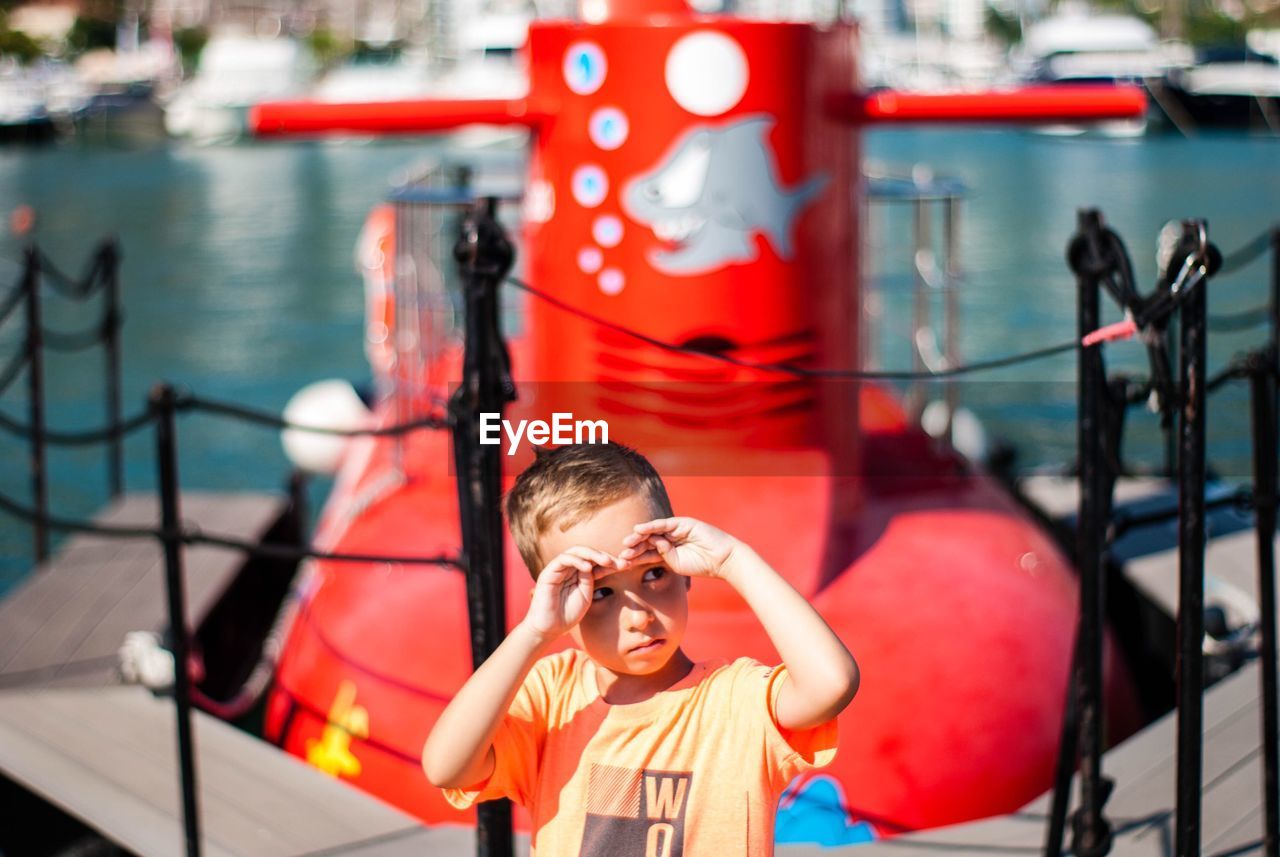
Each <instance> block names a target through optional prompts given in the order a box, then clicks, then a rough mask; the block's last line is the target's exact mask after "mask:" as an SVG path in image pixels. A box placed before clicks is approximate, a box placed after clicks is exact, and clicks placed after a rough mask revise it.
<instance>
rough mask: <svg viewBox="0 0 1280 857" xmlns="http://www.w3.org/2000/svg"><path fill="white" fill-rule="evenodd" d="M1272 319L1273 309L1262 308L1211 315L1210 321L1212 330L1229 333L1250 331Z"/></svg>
mask: <svg viewBox="0 0 1280 857" xmlns="http://www.w3.org/2000/svg"><path fill="white" fill-rule="evenodd" d="M1270 318H1271V308H1270V307H1265V306H1260V307H1253V308H1252V309H1246V310H1241V311H1240V312H1233V313H1228V314H1225V315H1211V316H1209V319H1208V325H1209V329H1210V330H1216V331H1219V332H1222V333H1229V332H1231V331H1235V330H1248V329H1250V328H1252V327H1259V326H1261V325H1264V324H1266V323H1267V321H1268V320H1269V319H1270Z"/></svg>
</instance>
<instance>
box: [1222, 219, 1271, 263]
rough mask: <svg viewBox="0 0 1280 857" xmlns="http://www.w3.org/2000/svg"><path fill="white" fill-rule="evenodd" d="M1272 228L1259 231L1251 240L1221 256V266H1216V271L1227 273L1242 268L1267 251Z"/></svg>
mask: <svg viewBox="0 0 1280 857" xmlns="http://www.w3.org/2000/svg"><path fill="white" fill-rule="evenodd" d="M1272 228H1273V227H1272ZM1272 228H1268V229H1266V230H1264V231H1262V232H1260V233H1259V234H1258V236H1257V237H1256V238H1254V239H1253V240H1252V241H1250V242H1248V243H1247V244H1245V245H1244V246H1242V247H1239V248H1237V249H1235V250H1233V251H1231V252H1230V253H1228V254H1227V255H1225V256H1223V257H1222V266H1221V267H1220V268H1218V273H1219V274H1229V273H1231V272H1232V271H1235V270H1238V269H1240V268H1243V267H1244V266H1245V265H1248V264H1249V263H1250V262H1252V261H1253V260H1254V259H1257V258H1258V257H1259V256H1261V255H1262V254H1263V253H1265V252H1267V248H1268V247H1270V246H1271V233H1272Z"/></svg>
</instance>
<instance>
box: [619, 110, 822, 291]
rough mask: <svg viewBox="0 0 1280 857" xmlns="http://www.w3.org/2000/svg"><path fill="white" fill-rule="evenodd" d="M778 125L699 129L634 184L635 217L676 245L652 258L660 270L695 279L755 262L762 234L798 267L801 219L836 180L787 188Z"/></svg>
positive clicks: (759, 118) (626, 203) (758, 121)
mask: <svg viewBox="0 0 1280 857" xmlns="http://www.w3.org/2000/svg"><path fill="white" fill-rule="evenodd" d="M773 122H774V119H773V117H771V116H765V115H756V116H748V117H746V118H744V119H740V120H738V121H736V122H731V123H729V124H726V125H723V126H722V127H712V126H709V125H699V126H695V127H694V128H692V129H690V130H689V131H688V132H687V133H686V134H685V135H684V136H683V137H681V138H680V139H679V140H678V141H677V142H676V144H675V146H674V148H673V149H672V150H671V153H670V154H669V155H668V156H667V157H666V158H665V159H664V160H663V161H662V162H661V163H660V164H659V165H658V166H657V167H656V168H654V169H653V170H652V171H651V172H648V173H643V174H641V175H639V176H637V177H635V178H633V179H632V180H631V181H629V182H628V183H627V185H626V187H625V188H624V189H623V193H622V205H623V208H624V209H625V210H626V212H627V214H629V215H630V216H631V218H632V219H634V220H636V221H638V222H640V223H642V224H645V225H646V226H649V227H650V228H651V229H652V230H653V233H654V235H656V236H657V237H658V238H659V240H661V241H664V242H667V243H669V244H674V245H675V248H674V249H661V250H657V251H654V252H653V253H651V254H650V256H649V261H650V262H652V263H653V266H654V267H655V268H657V269H658V270H659V271H662V272H663V273H666V274H677V275H691V274H702V273H706V272H708V271H714V270H716V269H718V268H723V267H724V266H725V265H732V264H738V263H742V262H750V261H752V260H753V259H754V258H755V257H756V246H755V241H754V240H753V235H754V233H756V232H762V233H764V235H765V237H766V238H767V239H768V241H769V243H770V245H772V246H773V249H774V250H775V251H776V252H777V254H778V255H779V256H780V257H782V258H783V259H784V260H790V258H791V256H792V254H793V253H794V252H795V251H794V246H793V244H792V241H791V227H792V224H793V223H794V222H795V218H796V215H798V214H799V213H800V211H801V209H803V208H804V206H805V205H806V204H808V203H809V202H810V201H811V200H812V199H813V198H814V197H816V196H817V195H818V194H819V193H820V192H821V191H822V189H823V188H824V187H825V186H826V184H827V179H828V177H827V176H825V175H817V176H813V177H812V178H810V179H809V180H808V181H805V182H803V183H802V184H800V185H799V186H796V187H792V188H783V187H782V186H781V184H779V182H778V175H777V168H776V165H775V160H776V158H775V157H774V154H773V150H772V149H771V148H770V146H769V139H768V137H769V130H770V129H771V128H772V127H773Z"/></svg>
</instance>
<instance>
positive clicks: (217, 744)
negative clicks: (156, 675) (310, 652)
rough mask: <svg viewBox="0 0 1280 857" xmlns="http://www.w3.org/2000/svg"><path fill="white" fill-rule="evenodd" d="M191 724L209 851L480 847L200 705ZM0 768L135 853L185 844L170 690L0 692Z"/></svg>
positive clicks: (258, 855) (222, 855) (271, 856)
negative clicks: (158, 693)
mask: <svg viewBox="0 0 1280 857" xmlns="http://www.w3.org/2000/svg"><path fill="white" fill-rule="evenodd" d="M194 732H195V745H196V749H197V756H196V770H197V774H198V778H199V794H200V799H199V802H200V811H201V819H202V829H201V834H202V836H201V839H202V844H203V852H202V853H204V854H206V855H209V857H232V855H239V857H289V855H302V854H318V853H334V854H369V855H376V854H394V853H400V854H408V853H416V854H453V853H458V854H462V853H465V852H466V851H468V850H470V851H471V852H472V853H474V846H473V845H472V844H471V843H472V842H473V840H474V834H473V833H472V832H471V831H470V830H465V829H460V828H455V829H448V828H440V829H433V830H430V831H428V830H426V829H425V828H423V827H422V826H421V825H420V824H419V823H418V822H417V821H416V820H415V819H413V818H411V817H409V816H407V815H405V814H404V813H402V812H400V811H399V810H397V809H394V808H392V807H390V806H387V805H386V804H383V803H382V802H380V801H378V800H376V799H374V798H372V797H369V796H368V795H366V794H364V793H362V792H359V791H357V790H355V789H354V788H351V787H350V786H347V785H345V784H344V783H341V782H339V781H338V780H336V779H334V778H332V777H329V776H326V775H325V774H322V773H320V772H319V771H317V770H316V769H315V768H312V767H310V766H309V765H307V764H306V763H304V762H302V761H301V760H299V759H296V758H294V757H293V756H289V755H287V754H285V753H283V752H281V751H280V750H278V749H276V748H275V747H274V746H272V745H270V744H267V743H265V742H264V741H262V740H260V739H258V738H255V737H253V736H251V735H247V734H245V733H243V732H241V731H239V730H237V729H235V728H234V727H232V726H230V725H228V724H226V723H223V722H222V721H220V720H217V719H215V718H213V717H209V716H207V715H204V714H198V715H197V717H196V720H195V724H194ZM0 770H3V771H4V772H5V773H6V774H7V775H8V776H10V777H11V778H13V779H15V780H17V781H18V782H20V783H21V784H22V785H24V786H25V787H26V788H28V789H29V790H31V791H33V792H35V793H37V794H39V795H41V796H43V797H44V798H45V799H47V800H48V801H50V802H51V803H53V804H55V805H57V806H59V807H61V808H62V809H64V810H65V811H66V812H68V813H69V814H71V815H74V816H76V817H78V818H80V819H81V820H83V821H84V822H85V823H87V824H89V825H90V826H91V827H93V828H95V829H97V830H98V831H100V832H101V833H102V834H103V835H104V836H106V837H107V838H109V839H111V840H112V841H114V842H116V843H118V844H120V845H122V846H123V847H125V848H127V849H128V850H129V851H130V852H132V853H134V854H138V855H141V857H173V855H175V854H182V853H184V850H185V849H184V847H183V825H182V798H181V791H180V789H179V778H178V767H177V737H176V726H175V722H174V712H173V703H172V701H171V700H169V699H161V698H157V697H155V696H153V695H152V694H151V693H150V692H149V691H147V690H145V689H143V688H140V687H108V688H55V689H41V690H37V691H29V692H21V693H19V692H13V691H9V692H5V693H0ZM424 846H425V847H424ZM408 848H414V849H416V850H413V851H412V852H411V851H409V850H404V849H408ZM388 849H391V850H388Z"/></svg>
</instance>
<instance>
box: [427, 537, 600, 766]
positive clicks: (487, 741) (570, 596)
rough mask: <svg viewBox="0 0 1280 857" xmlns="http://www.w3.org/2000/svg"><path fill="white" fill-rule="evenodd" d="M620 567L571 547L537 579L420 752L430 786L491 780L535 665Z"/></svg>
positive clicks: (596, 553)
mask: <svg viewBox="0 0 1280 857" xmlns="http://www.w3.org/2000/svg"><path fill="white" fill-rule="evenodd" d="M616 566H617V560H616V559H614V558H613V557H611V556H609V555H608V554H606V553H604V552H602V551H597V550H593V549H591V548H584V547H572V548H569V549H568V550H567V551H565V552H564V553H562V554H560V555H559V556H557V557H556V558H555V559H553V560H552V561H551V562H550V563H548V564H547V566H546V568H544V569H543V570H542V571H541V573H539V575H538V581H537V583H536V584H534V587H533V593H532V596H531V597H530V600H529V612H528V613H527V614H526V615H525V617H524V619H523V620H522V621H521V622H520V624H519V625H517V626H516V627H515V628H514V629H512V631H511V633H510V634H508V635H507V638H506V639H505V640H503V641H502V644H501V645H499V646H498V648H497V649H496V650H495V651H494V653H493V654H492V655H490V656H489V658H488V660H486V661H485V662H484V663H483V664H481V665H480V668H479V669H477V670H476V671H475V672H474V673H473V674H472V675H471V678H469V679H467V683H466V684H464V685H463V686H462V689H461V690H459V691H458V693H457V695H455V696H454V697H453V699H452V701H450V703H449V704H448V705H447V706H446V707H445V709H444V711H443V712H442V713H441V715H440V719H439V720H437V721H436V725H435V727H434V728H433V729H432V730H431V734H430V735H429V736H428V737H427V743H426V744H425V745H424V746H423V748H422V769H423V771H425V772H426V775H427V779H428V780H430V781H431V784H432V785H435V786H438V787H440V788H464V787H466V786H471V785H475V784H476V783H478V782H481V781H482V780H485V779H487V778H488V777H489V776H490V775H492V774H493V768H494V755H493V738H494V736H495V735H496V734H497V732H498V726H499V725H501V723H502V718H503V716H504V715H505V714H506V713H507V709H509V708H510V707H511V701H512V700H513V699H515V696H516V692H517V691H518V690H519V689H520V685H521V683H522V682H523V681H524V678H525V676H526V675H528V674H529V670H530V669H532V667H533V664H534V662H535V661H536V660H537V659H538V658H539V657H541V655H542V654H543V652H545V651H546V649H547V647H548V645H549V644H550V643H552V642H554V641H555V640H556V639H558V638H559V637H560V636H561V635H562V634H564V633H565V632H566V631H567V630H569V629H570V628H572V627H573V626H574V625H576V624H578V623H579V622H580V621H582V617H583V616H584V615H586V612H587V608H588V607H590V606H591V598H592V592H593V589H594V586H595V580H594V579H595V576H596V574H597V572H598V571H599V569H600V568H601V567H608V568H615V567H616Z"/></svg>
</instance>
